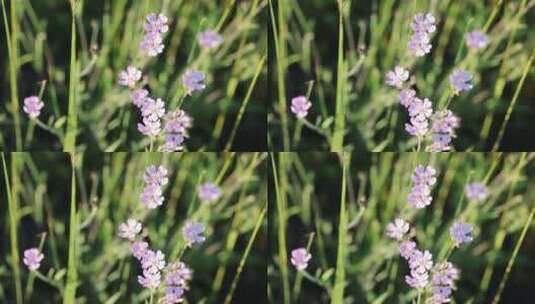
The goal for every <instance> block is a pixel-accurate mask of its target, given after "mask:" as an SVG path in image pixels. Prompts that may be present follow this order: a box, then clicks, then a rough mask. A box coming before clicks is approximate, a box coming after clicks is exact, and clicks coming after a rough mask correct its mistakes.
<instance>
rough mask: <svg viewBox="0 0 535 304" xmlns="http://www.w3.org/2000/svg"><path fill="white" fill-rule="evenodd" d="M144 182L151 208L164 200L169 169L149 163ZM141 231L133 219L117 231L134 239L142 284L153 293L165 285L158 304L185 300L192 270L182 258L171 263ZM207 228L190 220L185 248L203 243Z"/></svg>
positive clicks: (134, 250)
mask: <svg viewBox="0 0 535 304" xmlns="http://www.w3.org/2000/svg"><path fill="white" fill-rule="evenodd" d="M143 182H144V184H145V187H144V190H143V194H142V197H141V200H142V202H143V204H145V205H147V206H149V208H154V207H156V206H159V205H161V203H162V202H163V196H162V193H161V187H163V186H165V185H166V184H167V183H168V182H169V180H168V171H167V169H165V168H164V167H163V166H156V165H152V166H149V167H148V168H147V169H146V170H145V173H144V175H143ZM158 189H159V190H158ZM145 200H146V201H145ZM141 230H142V225H141V223H140V222H138V221H137V220H135V219H132V218H130V219H128V221H127V222H126V223H122V224H120V225H119V232H118V234H119V236H120V237H122V238H125V239H128V240H129V241H131V252H132V255H133V256H134V257H135V258H136V259H137V260H138V261H139V263H140V265H141V270H142V274H141V275H139V276H138V278H137V279H138V282H139V284H140V285H141V286H143V287H144V288H147V289H150V290H151V292H158V291H159V290H162V287H165V288H163V290H164V295H163V296H162V297H161V298H160V299H159V300H160V302H159V303H166V304H174V303H182V302H183V301H184V295H185V292H186V291H187V290H188V282H189V281H190V280H191V278H192V276H193V272H192V270H191V269H190V268H189V267H188V266H187V265H186V264H185V263H183V262H181V261H175V262H173V263H169V264H168V263H167V262H166V260H165V254H164V253H163V252H162V251H160V250H152V249H151V248H150V247H149V243H147V242H146V241H144V240H143V237H142V236H141V237H140V235H139V234H140V232H141ZM204 231H205V227H204V225H203V224H201V223H199V222H195V221H187V222H186V224H185V225H184V227H183V228H182V234H183V237H184V240H185V241H186V247H191V246H193V245H194V244H200V243H202V242H204V241H205V237H204V235H203V234H204ZM162 278H163V280H162Z"/></svg>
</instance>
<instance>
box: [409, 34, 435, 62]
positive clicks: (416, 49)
mask: <svg viewBox="0 0 535 304" xmlns="http://www.w3.org/2000/svg"><path fill="white" fill-rule="evenodd" d="M408 46H409V50H410V51H411V53H412V54H413V55H414V56H418V57H421V56H424V55H425V54H428V53H429V52H431V48H432V45H431V43H429V36H427V35H426V34H422V33H415V34H414V35H413V36H412V37H411V40H409V45H408Z"/></svg>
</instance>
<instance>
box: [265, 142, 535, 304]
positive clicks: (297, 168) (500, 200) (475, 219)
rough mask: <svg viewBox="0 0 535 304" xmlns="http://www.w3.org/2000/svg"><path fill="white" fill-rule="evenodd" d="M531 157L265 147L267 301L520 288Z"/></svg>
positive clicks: (462, 298)
mask: <svg viewBox="0 0 535 304" xmlns="http://www.w3.org/2000/svg"><path fill="white" fill-rule="evenodd" d="M532 157H533V155H531V154H529V153H528V154H516V153H511V154H480V153H468V154H446V153H442V154H435V153H368V154H364V155H363V154H361V153H348V152H345V153H321V152H314V153H275V154H273V156H272V165H271V167H270V174H271V179H272V181H273V187H274V188H275V189H274V195H273V196H271V198H270V203H271V204H272V208H271V210H272V212H273V216H271V217H270V218H269V229H270V230H269V231H270V234H269V235H270V246H271V247H272V248H273V249H272V250H271V251H270V252H271V255H270V260H271V261H270V264H269V266H268V284H269V290H270V293H269V294H268V298H269V301H270V302H274V303H300V302H314V303H316V302H321V303H345V302H351V303H361V302H362V303H367V302H373V301H381V302H383V303H401V304H404V303H420V304H422V303H454V302H455V303H465V302H473V303H479V302H481V303H502V302H510V301H514V299H515V298H516V296H517V295H518V293H521V294H522V296H526V295H528V294H529V292H527V291H526V290H522V288H518V286H519V285H517V284H523V283H520V282H525V281H524V280H525V279H523V278H522V277H523V276H524V271H528V270H527V268H529V267H528V266H527V265H529V263H531V262H532V261H534V260H535V256H534V255H533V254H532V253H531V252H530V249H529V246H528V243H527V238H526V237H529V235H532V234H533V229H532V227H531V226H532V223H533V216H532V215H535V209H534V208H533V205H532V204H531V203H529V202H530V201H531V199H532V195H533V194H532V193H531V192H532V190H530V188H529V184H530V183H531V181H532V180H533V178H534V177H533V172H532V171H533V170H532V169H533V168H534V167H533V166H534V163H533V161H534V160H533V158H532ZM516 174H519V175H516ZM513 176H516V177H513ZM474 184H475V185H477V186H475V187H474V186H473V185H474ZM487 188H488V189H491V190H490V194H488V193H485V190H483V189H487ZM468 189H476V190H475V191H473V190H468ZM474 192H476V193H482V194H485V199H482V200H477V199H475V197H476V196H474ZM515 196H518V201H517V202H516V203H512V201H511V199H512V198H513V197H515ZM504 206H508V207H505V208H504ZM513 223H515V224H513ZM509 225H513V226H515V227H516V229H514V230H509V228H508V226H509ZM530 227H531V228H530ZM513 231H514V232H513ZM498 234H501V235H498ZM506 234H509V236H505V235H506ZM506 239H509V240H511V243H509V244H508V242H507V241H506ZM498 252H500V253H502V254H503V257H504V259H498V258H496V257H494V254H496V253H498ZM519 257H523V259H525V260H524V261H522V260H520V259H519ZM521 265H523V266H521ZM505 268H507V269H508V270H506V271H505V272H503V269H505ZM528 272H531V271H528Z"/></svg>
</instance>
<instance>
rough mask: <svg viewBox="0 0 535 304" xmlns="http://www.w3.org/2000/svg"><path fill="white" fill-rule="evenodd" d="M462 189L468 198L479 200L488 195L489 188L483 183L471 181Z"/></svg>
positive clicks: (474, 200)
mask: <svg viewBox="0 0 535 304" xmlns="http://www.w3.org/2000/svg"><path fill="white" fill-rule="evenodd" d="M464 191H465V192H466V196H467V197H468V199H469V200H471V201H473V202H481V201H483V200H485V199H486V198H487V197H488V196H489V188H487V186H485V184H483V183H471V184H468V185H466V186H465V188H464Z"/></svg>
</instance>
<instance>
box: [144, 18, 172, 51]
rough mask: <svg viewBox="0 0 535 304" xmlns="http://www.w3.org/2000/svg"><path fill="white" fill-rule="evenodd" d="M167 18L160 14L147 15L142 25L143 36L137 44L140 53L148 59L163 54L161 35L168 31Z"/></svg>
mask: <svg viewBox="0 0 535 304" xmlns="http://www.w3.org/2000/svg"><path fill="white" fill-rule="evenodd" d="M167 22H168V20H167V17H166V16H164V15H162V14H149V15H148V16H147V20H146V23H145V25H144V30H145V36H144V37H143V40H142V41H141V43H140V44H139V49H140V50H141V52H142V53H143V54H144V55H146V56H150V57H154V56H157V55H158V54H160V53H162V52H163V49H164V44H163V34H165V33H166V32H167V31H168V30H169V26H168V25H167Z"/></svg>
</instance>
